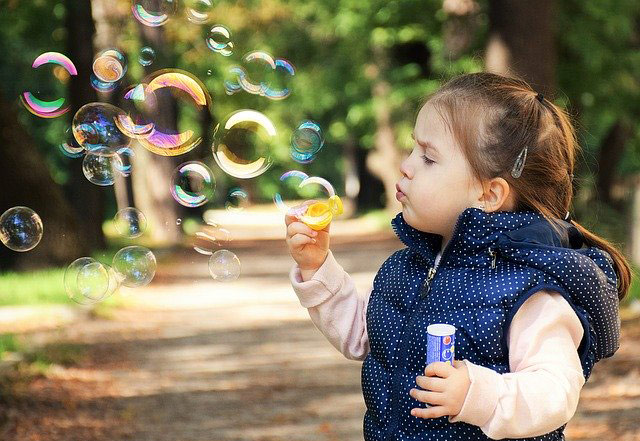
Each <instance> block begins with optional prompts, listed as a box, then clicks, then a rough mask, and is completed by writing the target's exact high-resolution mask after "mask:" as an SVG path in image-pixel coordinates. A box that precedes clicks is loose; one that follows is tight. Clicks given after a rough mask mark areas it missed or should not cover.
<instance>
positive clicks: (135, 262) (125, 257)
mask: <svg viewBox="0 0 640 441" xmlns="http://www.w3.org/2000/svg"><path fill="white" fill-rule="evenodd" d="M156 267H157V263H156V256H154V254H153V253H152V252H151V250H149V249H148V248H145V247H141V246H129V247H125V248H122V249H121V250H120V251H118V252H117V253H116V254H115V255H114V256H113V269H114V270H115V272H116V274H117V276H118V279H119V281H120V283H121V284H122V285H124V286H127V287H129V288H136V287H140V286H144V285H147V284H149V282H151V280H152V279H153V277H154V276H155V274H156Z"/></svg>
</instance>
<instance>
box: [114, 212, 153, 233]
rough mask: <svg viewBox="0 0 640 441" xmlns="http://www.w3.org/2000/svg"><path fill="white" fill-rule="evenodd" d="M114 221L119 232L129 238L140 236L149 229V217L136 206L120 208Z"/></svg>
mask: <svg viewBox="0 0 640 441" xmlns="http://www.w3.org/2000/svg"><path fill="white" fill-rule="evenodd" d="M113 221H114V225H115V227H116V231H117V232H118V234H120V235H121V236H124V237H127V238H129V239H133V238H136V237H140V236H141V235H142V234H143V233H144V232H145V230H146V229H147V217H146V216H145V215H144V214H143V213H142V211H140V210H138V209H137V208H135V207H125V208H123V209H121V210H118V212H117V213H116V215H115V216H114V218H113Z"/></svg>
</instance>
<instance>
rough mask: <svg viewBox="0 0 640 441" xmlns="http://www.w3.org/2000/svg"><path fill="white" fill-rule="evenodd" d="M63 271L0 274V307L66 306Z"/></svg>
mask: <svg viewBox="0 0 640 441" xmlns="http://www.w3.org/2000/svg"><path fill="white" fill-rule="evenodd" d="M63 278H64V269H48V270H40V271H33V272H28V273H17V272H7V273H3V274H0V306H7V305H41V304H67V303H70V300H69V297H67V295H66V293H65V292H64V285H63Z"/></svg>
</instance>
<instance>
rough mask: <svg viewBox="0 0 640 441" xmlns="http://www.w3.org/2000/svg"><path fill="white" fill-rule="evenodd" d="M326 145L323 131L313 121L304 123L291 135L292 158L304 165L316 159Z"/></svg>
mask: <svg viewBox="0 0 640 441" xmlns="http://www.w3.org/2000/svg"><path fill="white" fill-rule="evenodd" d="M323 145H324V135H323V134H322V129H321V128H320V126H319V125H318V124H316V123H315V122H313V121H303V122H302V123H300V124H299V125H298V127H297V128H296V130H295V131H294V132H293V134H292V135H291V151H290V154H291V157H292V158H293V159H294V160H295V161H297V162H300V163H302V164H307V163H309V162H311V161H313V160H314V159H315V156H316V154H317V153H318V152H319V151H320V149H321V148H322V146H323Z"/></svg>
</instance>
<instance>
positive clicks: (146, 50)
mask: <svg viewBox="0 0 640 441" xmlns="http://www.w3.org/2000/svg"><path fill="white" fill-rule="evenodd" d="M155 60H156V51H154V50H153V48H150V47H149V46H145V47H143V48H142V49H140V54H139V55H138V62H139V63H140V64H141V65H143V66H150V65H152V64H153V62H154V61H155Z"/></svg>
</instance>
